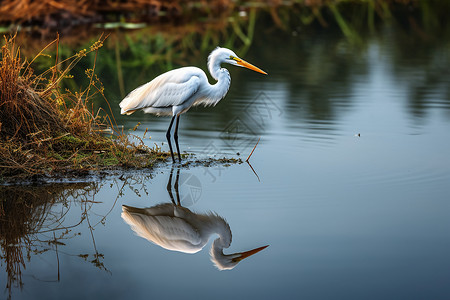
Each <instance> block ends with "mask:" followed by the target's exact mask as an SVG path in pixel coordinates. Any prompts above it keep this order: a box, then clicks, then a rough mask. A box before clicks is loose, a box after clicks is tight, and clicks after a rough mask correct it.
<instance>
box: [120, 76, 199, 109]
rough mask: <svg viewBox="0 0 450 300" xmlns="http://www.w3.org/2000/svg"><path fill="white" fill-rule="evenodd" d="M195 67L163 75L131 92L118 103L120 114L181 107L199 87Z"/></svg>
mask: <svg viewBox="0 0 450 300" xmlns="http://www.w3.org/2000/svg"><path fill="white" fill-rule="evenodd" d="M199 72H203V71H201V70H200V69H198V68H195V67H186V68H180V69H176V70H172V71H169V72H167V73H164V74H162V75H160V76H158V77H156V78H155V79H153V80H152V81H150V82H149V83H146V84H144V85H142V86H140V87H138V88H137V89H135V90H133V91H132V92H131V93H130V94H128V96H126V97H125V98H124V99H123V100H122V102H120V107H121V114H131V113H133V112H134V111H136V110H138V109H144V111H145V108H167V107H173V106H178V105H182V104H183V103H184V102H186V101H187V100H189V99H190V98H191V97H192V96H193V95H194V94H195V93H196V92H197V90H198V89H199V87H200V75H201V74H200V73H199ZM149 112H151V111H149Z"/></svg>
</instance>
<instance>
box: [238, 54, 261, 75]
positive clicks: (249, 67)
mask: <svg viewBox="0 0 450 300" xmlns="http://www.w3.org/2000/svg"><path fill="white" fill-rule="evenodd" d="M236 62H237V64H238V65H240V66H241V67H244V68H247V69H250V70H253V71H255V72H258V73H262V74H264V75H267V73H266V72H264V71H263V70H261V69H260V68H258V67H255V66H254V65H252V64H250V63H248V62H246V61H245V60H243V59H240V58H236Z"/></svg>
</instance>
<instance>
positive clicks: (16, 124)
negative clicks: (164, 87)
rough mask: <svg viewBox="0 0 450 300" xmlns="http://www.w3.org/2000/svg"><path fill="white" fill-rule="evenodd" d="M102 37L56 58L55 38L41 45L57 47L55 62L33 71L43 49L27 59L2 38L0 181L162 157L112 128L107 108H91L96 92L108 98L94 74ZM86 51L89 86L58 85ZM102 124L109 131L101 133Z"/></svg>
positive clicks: (144, 162) (142, 162)
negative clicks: (89, 61)
mask: <svg viewBox="0 0 450 300" xmlns="http://www.w3.org/2000/svg"><path fill="white" fill-rule="evenodd" d="M104 40H105V37H100V38H99V39H98V40H97V41H96V42H95V43H93V44H92V45H91V46H90V47H89V49H83V50H81V51H79V52H77V53H76V54H74V55H73V56H71V57H69V58H67V59H65V60H63V61H58V57H59V55H58V47H59V39H58V38H57V39H56V40H55V41H53V42H52V43H50V44H49V45H48V46H47V47H45V49H47V48H49V47H51V46H54V47H56V58H55V62H54V65H53V66H52V67H51V68H49V69H47V70H45V71H44V72H42V73H41V74H38V75H36V74H34V71H33V68H32V63H33V62H34V61H35V60H36V59H37V57H39V56H44V54H43V53H44V51H41V52H40V53H39V54H38V55H37V56H36V57H35V58H34V59H33V60H31V61H30V62H28V61H27V60H25V59H23V58H22V57H21V55H20V48H19V47H18V46H17V45H16V44H15V37H14V36H13V37H9V38H6V37H5V38H4V45H3V46H2V52H1V53H2V56H1V60H0V181H5V180H7V179H11V178H16V177H18V178H25V177H33V176H34V177H36V176H39V175H49V176H54V175H56V174H60V173H67V172H68V171H83V172H85V171H89V170H99V169H102V168H108V167H112V166H130V167H143V166H148V165H149V164H153V163H154V161H155V160H157V159H164V158H165V154H164V153H160V152H158V151H156V150H154V149H150V148H148V147H146V146H145V145H144V144H143V143H141V144H137V145H136V144H134V143H132V142H130V141H129V139H128V136H127V135H125V134H124V133H123V132H120V131H118V130H117V126H116V124H115V121H114V118H113V116H112V113H108V112H106V111H105V110H103V109H99V110H97V111H94V109H93V107H94V104H93V102H94V100H95V98H98V97H101V98H103V101H106V103H108V102H107V99H106V98H105V96H104V88H103V85H102V84H101V82H100V80H99V79H98V77H97V76H96V74H95V62H96V58H97V54H98V50H99V49H100V48H101V47H102V46H103V42H104ZM45 49H44V50H45ZM88 55H94V59H93V61H94V63H93V66H92V68H89V69H87V70H86V72H85V73H86V76H87V78H88V81H89V84H88V86H87V87H86V88H85V89H84V90H78V91H76V92H72V91H70V90H68V89H63V88H61V82H62V81H63V80H65V79H66V78H67V77H70V73H69V72H70V70H71V69H72V68H73V67H74V66H75V65H76V64H77V63H78V62H79V61H80V60H81V59H82V58H83V57H85V56H88ZM63 66H64V67H63ZM105 129H108V130H109V132H110V134H109V136H107V135H105V134H104V133H103V132H104V130H105ZM75 175H76V174H75Z"/></svg>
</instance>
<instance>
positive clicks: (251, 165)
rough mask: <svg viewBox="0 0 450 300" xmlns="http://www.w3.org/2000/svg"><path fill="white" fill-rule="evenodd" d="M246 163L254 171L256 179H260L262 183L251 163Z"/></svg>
mask: <svg viewBox="0 0 450 300" xmlns="http://www.w3.org/2000/svg"><path fill="white" fill-rule="evenodd" d="M246 163H247V164H248V165H249V166H250V168H251V169H252V171H253V173H254V174H255V175H256V178H258V181H259V182H261V179H259V176H258V173H256V171H255V169H253V167H252V165H251V164H250V162H249V161H248V160H247V161H246Z"/></svg>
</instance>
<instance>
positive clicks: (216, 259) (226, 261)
mask: <svg viewBox="0 0 450 300" xmlns="http://www.w3.org/2000/svg"><path fill="white" fill-rule="evenodd" d="M218 241H219V239H217V240H215V241H214V242H213V244H212V246H211V250H210V255H211V261H212V262H213V263H214V265H215V266H216V267H217V269H219V270H221V271H222V270H231V269H233V268H234V267H236V266H237V264H238V263H239V262H240V261H242V260H243V259H244V258H247V257H250V256H252V255H253V254H256V253H258V252H259V251H261V250H263V249H265V248H267V247H269V245H267V246H263V247H259V248H256V249H253V250H250V251H245V252H240V253H234V254H229V255H227V254H223V248H222V247H221V246H219V243H218Z"/></svg>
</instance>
